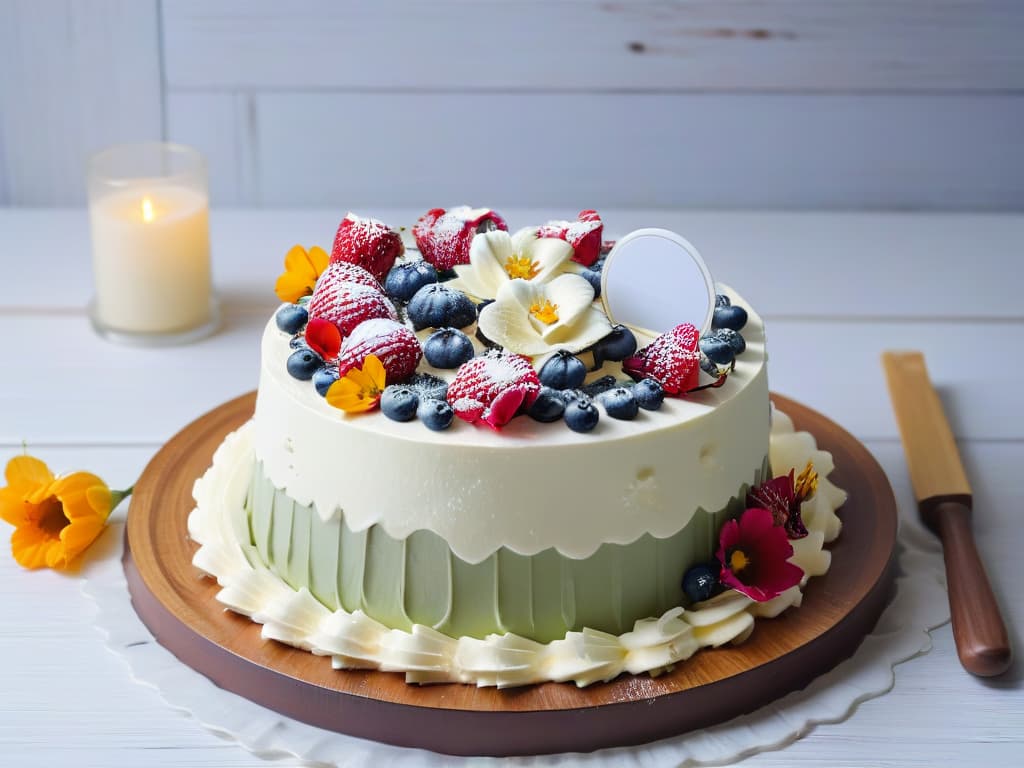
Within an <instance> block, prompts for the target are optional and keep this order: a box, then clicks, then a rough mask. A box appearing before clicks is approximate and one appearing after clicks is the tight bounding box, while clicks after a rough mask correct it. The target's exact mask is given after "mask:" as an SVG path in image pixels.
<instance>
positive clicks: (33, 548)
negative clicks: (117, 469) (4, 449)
mask: <svg viewBox="0 0 1024 768" xmlns="http://www.w3.org/2000/svg"><path fill="white" fill-rule="evenodd" d="M4 479H5V480H6V481H7V485H6V486H5V487H3V488H0V518H2V519H3V520H4V521H6V522H8V523H10V524H11V525H13V526H14V533H13V534H11V552H12V553H13V554H14V559H15V560H17V561H18V563H19V564H21V565H22V566H24V567H25V568H42V567H47V568H56V569H63V568H67V567H69V566H70V565H71V564H72V563H73V562H74V561H75V559H76V558H77V557H78V556H79V555H81V554H82V552H84V551H85V550H86V549H87V548H88V547H89V545H90V544H92V543H93V542H94V541H95V540H96V538H97V537H98V536H99V535H100V533H101V532H102V531H103V527H104V526H105V525H106V522H107V518H108V517H109V516H110V512H111V510H113V509H114V507H116V506H117V505H118V504H119V503H120V502H121V500H122V499H124V497H125V496H127V495H129V494H130V493H131V490H130V489H129V490H127V491H111V490H110V488H108V487H107V484H106V483H104V482H103V481H102V480H101V479H100V478H98V477H97V476H96V475H94V474H91V473H89V472H74V473H72V474H70V475H63V476H61V477H54V475H53V473H52V472H51V471H50V469H49V467H47V466H46V464H44V463H43V462H42V461H40V460H39V459H37V458H34V457H32V456H27V455H26V456H16V457H15V458H13V459H11V460H10V461H9V462H7V468H6V469H5V470H4Z"/></svg>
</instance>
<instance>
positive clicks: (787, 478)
mask: <svg viewBox="0 0 1024 768" xmlns="http://www.w3.org/2000/svg"><path fill="white" fill-rule="evenodd" d="M817 488H818V473H817V472H815V471H814V465H813V464H811V462H807V466H806V467H805V468H804V471H803V472H801V473H800V477H798V478H796V480H794V479H793V470H790V471H789V474H788V475H780V476H779V477H774V478H772V479H771V480H766V481H765V482H763V483H761V484H760V485H757V486H754V487H753V488H751V489H750V491H749V492H748V493H747V506H748V507H760V508H762V509H767V510H768V511H769V512H771V513H772V518H773V519H774V521H775V525H781V526H784V527H785V529H786V534H787V535H788V536H789V538H791V539H802V538H803V537H804V536H806V535H807V527H806V526H805V525H804V521H803V518H802V517H801V516H800V505H801V504H803V503H804V502H805V501H807V499H809V498H810V497H811V496H813V495H814V492H815V491H816V490H817Z"/></svg>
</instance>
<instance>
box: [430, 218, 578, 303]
mask: <svg viewBox="0 0 1024 768" xmlns="http://www.w3.org/2000/svg"><path fill="white" fill-rule="evenodd" d="M572 254H573V250H572V246H571V245H569V244H568V243H567V242H565V241H564V240H559V239H558V238H554V237H537V227H525V228H523V229H520V230H519V231H518V232H516V233H515V234H514V235H510V234H509V233H508V232H503V231H501V230H493V231H491V232H481V233H480V234H478V235H475V236H474V237H473V240H472V243H471V244H470V247H469V264H460V265H457V266H456V267H455V272H456V274H457V275H458V277H457V278H455V279H454V280H452V281H451V283H450V285H451V286H452V287H454V288H458V289H459V290H461V291H464V292H465V293H468V294H470V295H471V296H474V297H476V298H477V299H494V298H496V297H497V296H498V290H499V289H500V288H501V287H502V286H503V285H506V284H507V283H509V282H511V281H512V280H524V281H529V282H531V283H546V282H548V281H549V280H551V279H552V278H553V277H555V276H556V275H558V274H560V273H563V272H567V271H575V265H574V264H573V263H572V261H570V259H572Z"/></svg>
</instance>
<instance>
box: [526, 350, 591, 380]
mask: <svg viewBox="0 0 1024 768" xmlns="http://www.w3.org/2000/svg"><path fill="white" fill-rule="evenodd" d="M537 375H538V377H539V378H540V383H541V384H544V385H545V386H548V387H551V388H552V389H576V388H577V387H579V386H581V385H582V384H583V380H584V379H585V378H586V377H587V366H585V365H584V364H583V361H582V360H580V359H579V358H578V357H576V356H575V355H574V354H573V353H572V352H566V351H565V350H564V349H560V350H559V351H558V352H555V354H554V355H552V356H551V357H550V358H548V360H547V362H546V363H544V365H542V366H541V369H540V373H538V374H537Z"/></svg>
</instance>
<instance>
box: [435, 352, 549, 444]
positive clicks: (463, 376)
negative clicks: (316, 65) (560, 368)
mask: <svg viewBox="0 0 1024 768" xmlns="http://www.w3.org/2000/svg"><path fill="white" fill-rule="evenodd" d="M539 392H540V379H538V378H537V373H536V371H534V370H533V365H531V364H530V361H529V360H528V359H527V358H525V357H522V356H520V355H512V354H501V353H488V354H484V355H481V356H480V357H474V358H473V359H472V360H470V361H469V362H467V363H464V364H463V365H462V366H461V367H460V368H459V370H458V372H457V373H456V374H455V379H454V380H453V381H452V383H451V384H449V385H448V404H449V405H451V407H452V408H453V409H454V410H455V415H456V416H458V417H459V418H460V419H463V420H464V421H468V422H470V423H473V422H476V421H483V422H484V423H485V424H487V425H488V426H490V427H493V428H494V429H500V428H501V427H502V426H504V425H505V424H507V423H508V422H509V420H510V419H511V418H512V417H513V416H515V415H516V412H517V411H518V410H519V409H520V407H526V408H529V407H530V405H532V404H533V401H534V400H536V399H537V394H538V393H539Z"/></svg>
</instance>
